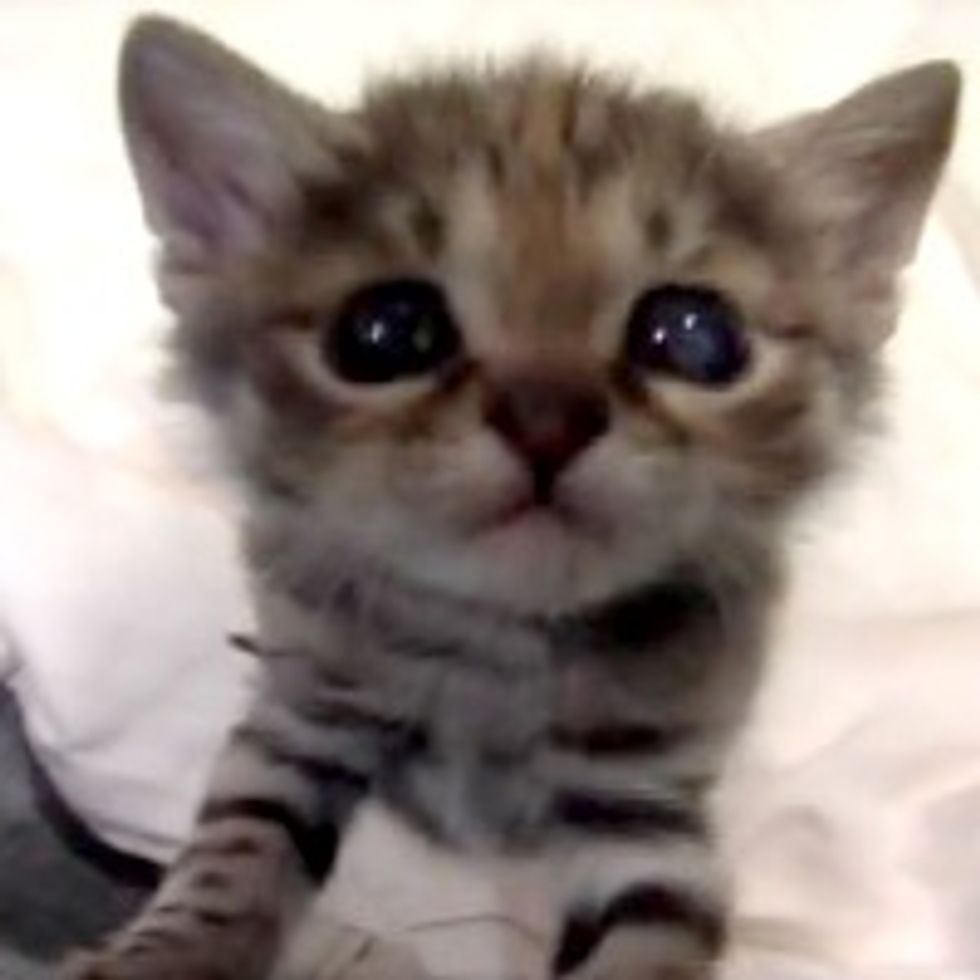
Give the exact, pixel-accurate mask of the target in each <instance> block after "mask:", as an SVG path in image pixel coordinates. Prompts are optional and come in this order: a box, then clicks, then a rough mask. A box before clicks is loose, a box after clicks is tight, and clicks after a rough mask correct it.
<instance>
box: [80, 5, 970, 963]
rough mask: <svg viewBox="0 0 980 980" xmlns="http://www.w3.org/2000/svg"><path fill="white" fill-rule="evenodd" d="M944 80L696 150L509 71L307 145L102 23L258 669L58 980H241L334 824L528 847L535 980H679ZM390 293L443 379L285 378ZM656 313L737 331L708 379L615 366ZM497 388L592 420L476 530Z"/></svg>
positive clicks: (886, 91)
mask: <svg viewBox="0 0 980 980" xmlns="http://www.w3.org/2000/svg"><path fill="white" fill-rule="evenodd" d="M957 88H958V79H957V74H956V72H955V70H954V69H953V68H952V67H951V66H949V65H946V64H938V63H937V64H931V65H925V66H921V67H919V68H915V69H910V70H908V71H906V72H903V73H900V74H898V75H894V76H890V77H888V78H886V79H884V80H882V81H879V82H877V83H874V84H872V85H870V86H868V87H866V88H865V89H862V90H861V91H860V92H858V93H857V94H855V95H853V96H852V97H850V98H849V99H847V100H845V101H844V102H842V103H839V104H838V105H836V106H833V107H831V108H830V109H827V110H823V111H821V112H815V113H812V114H809V115H807V116H804V117H801V118H799V119H795V120H791V121H789V122H788V123H786V124H784V125H781V126H778V127H775V128H772V129H769V130H765V131H761V132H753V131H734V130H730V129H727V128H725V127H722V126H720V125H719V124H718V123H717V122H716V121H714V120H713V119H712V118H711V117H710V116H709V115H708V114H707V113H706V112H705V110H704V109H703V108H702V107H701V106H700V105H698V104H696V103H695V102H693V101H692V100H691V99H689V98H687V97H685V96H683V95H681V94H678V93H674V92H671V91H664V90H656V91H645V90H633V89H631V88H629V87H628V86H625V85H622V84H620V83H618V82H616V81H614V80H610V79H609V78H608V77H607V76H605V75H602V74H591V73H589V72H586V71H583V70H580V69H576V68H569V67H567V66H564V65H561V64H558V63H553V62H551V61H548V60H546V59H538V60H528V61H525V62H522V63H519V64H517V65H514V66H511V67H507V68H501V69H499V70H498V69H495V70H487V71H483V72H471V71H459V72H436V73H433V74H431V75H428V76H413V77H410V78H406V79H400V80H394V81H388V82H384V83H382V84H380V85H378V86H376V87H374V88H372V89H370V90H369V91H368V92H367V94H366V96H365V99H364V101H363V103H362V105H361V106H360V107H359V108H357V109H356V110H355V111H352V112H349V113H333V112H330V111H328V110H326V109H324V108H321V107H319V106H316V105H315V104H313V103H311V102H309V101H307V100H306V99H304V98H302V97H300V96H298V95H296V94H294V93H292V92H289V91H287V90H286V89H285V88H283V87H282V86H280V85H279V84H278V83H275V82H273V81H271V80H270V79H269V78H268V77H266V76H265V75H264V74H262V73H260V72H259V71H258V70H257V69H255V68H253V67H251V66H249V65H247V64H246V63H245V62H243V61H242V60H241V59H239V58H238V57H237V56H235V55H233V54H231V53H229V52H228V51H226V50H224V49H223V48H221V47H220V46H218V45H217V44H215V43H214V42H212V41H210V40H207V39H205V38H203V37H202V36H200V35H198V34H196V33H194V32H192V31H190V30H188V29H186V28H183V27H179V26H177V25H174V24H172V23H169V22H166V21H163V20H159V19H146V20H143V21H141V22H140V23H138V24H137V25H136V26H135V27H134V29H133V30H132V32H131V34H130V35H129V38H128V40H127V43H126V47H125V50H124V54H123V64H122V89H121V91H122V105H123V115H124V121H125V129H126V134H127V138H128V144H129V148H130V152H131V155H132V158H133V162H134V167H135V171H136V174H137V177H138V180H139V183H140V187H141V190H142V194H143V199H144V202H145V205H146V212H147V218H148V221H149V224H150V225H151V227H152V228H153V230H154V231H155V232H156V234H157V235H158V236H159V238H160V241H161V243H162V257H161V267H160V283H161V289H162V293H163V295H164V297H165V299H166V301H167V302H168V303H169V305H170V306H171V308H172V309H173V311H174V312H175V314H176V316H177V327H176V334H175V348H176V357H177V361H178V363H179V366H180V369H181V371H182V374H183V376H184V378H185V380H186V381H187V383H188V384H189V386H190V387H191V388H192V390H193V391H194V392H195V393H196V394H197V396H198V397H200V398H201V399H202V400H203V401H204V402H205V403H206V404H207V405H208V406H209V407H210V408H211V410H212V411H213V413H214V415H215V417H216V419H217V421H218V423H219V425H220V427H221V431H222V433H223V437H224V440H225V443H226V445H227V446H228V448H229V450H230V452H231V454H232V456H233V458H234V460H235V462H236V465H237V466H238V467H239V468H240V470H241V474H242V478H243V482H244V485H245V487H246V488H247V490H248V494H249V501H250V504H249V509H248V519H247V521H246V525H245V527H244V529H243V534H244V541H245V546H246V550H247V554H248V557H249V562H250V567H251V569H252V573H253V579H254V583H255V595H256V604H257V608H258V611H259V619H260V622H261V637H260V640H259V645H260V647H261V648H262V649H263V650H264V651H265V652H266V672H265V674H266V679H265V685H264V689H263V691H262V692H261V694H260V696H259V698H258V699H257V701H256V705H255V707H254V710H253V712H252V714H251V715H250V717H249V718H248V719H247V720H246V721H245V722H244V723H243V724H242V726H241V727H240V728H239V729H238V730H237V731H236V733H235V734H234V736H233V738H232V740H231V742H230V744H229V747H228V749H227V751H226V754H225V757H224V758H223V760H222V762H221V765H220V766H219V769H218V772H217V774H216V777H215V781H214V785H213V786H212V788H211V791H210V793H209V797H208V802H207V803H206V804H205V806H204V809H203V811H202V815H201V821H200V826H199V830H198V832H197V835H196V837H195V838H194V840H193V841H192V842H191V843H190V844H189V846H188V850H187V852H186V853H185V855H184V856H183V857H182V858H180V859H179V860H178V861H177V863H176V865H175V867H174V869H173V871H172V873H171V875H170V876H169V877H168V880H167V882H166V883H165V885H164V886H163V889H162V891H161V893H160V895H159V896H158V897H157V899H156V900H155V901H154V902H153V903H152V904H151V906H150V907H149V908H148V909H147V910H146V912H145V913H144V915H143V916H142V917H141V918H140V919H139V920H138V921H137V922H136V923H135V924H134V925H133V926H132V928H131V929H130V930H129V931H127V932H126V933H125V934H123V935H122V936H120V937H117V938H116V939H115V940H113V941H112V942H111V943H110V944H109V945H108V946H107V948H106V950H105V951H104V952H102V953H99V954H96V955H95V956H93V957H89V958H87V959H86V960H85V961H84V962H83V963H81V964H80V965H77V966H76V967H75V974H74V975H75V976H79V977H83V978H87V980H96V978H130V980H164V978H173V980H176V978H178V977H179V978H181V980H204V978H226V980H232V978H234V980H244V978H248V977H256V978H258V977H262V976H265V975H266V974H267V973H268V971H269V970H271V969H272V964H273V962H274V960H275V956H276V951H277V949H278V948H279V946H280V945H281V942H282V940H283V938H284V937H285V936H286V935H287V934H288V931H289V929H290V928H291V924H292V923H293V922H294V921H295V917H296V914H297V908H298V907H299V905H300V903H301V900H302V899H303V898H304V896H306V895H307V894H308V892H309V890H310V887H311V886H312V885H313V884H314V883H315V882H318V881H319V880H320V879H322V877H324V876H325V875H326V874H327V873H328V872H329V869H330V867H331V865H332V862H333V858H334V852H335V850H336V847H337V846H338V844H339V842H340V838H341V835H342V830H343V826H344V824H345V822H346V820H347V819H348V817H349V815H350V813H351V811H352V810H353V808H354V807H355V806H356V805H357V803H358V802H359V801H360V800H361V799H362V798H363V797H364V796H365V795H367V794H369V793H372V794H376V795H378V796H380V797H382V798H384V799H386V800H387V801H388V802H389V803H390V804H391V805H392V806H393V807H394V808H395V809H396V810H397V811H398V812H400V813H401V814H402V815H403V816H404V817H405V818H406V819H408V820H410V821H412V822H413V823H414V824H415V825H416V826H418V827H419V828H420V829H422V830H423V831H424V832H426V833H429V834H431V835H432V836H434V837H436V838H437V839H439V840H441V841H444V842H446V843H447V844H452V845H456V846H466V847H481V848H493V849H498V850H501V849H502V850H507V851H511V852H518V851H521V850H532V849H533V850H535V851H539V852H540V851H548V852H551V853H554V854H555V855H557V856H558V857H559V858H560V861H559V864H560V865H561V866H562V868H563V874H562V875H560V876H559V877H558V879H556V887H557V890H558V892H559V907H560V908H561V909H562V910H563V914H564V916H565V925H564V928H563V931H562V938H561V940H560V943H559V947H558V949H557V950H556V955H555V962H554V970H555V974H556V975H562V976H565V975H572V974H574V975H575V976H576V977H583V978H595V980H598V978H607V980H630V978H640V977H643V978H648V980H650V978H657V980H668V978H699V980H700V978H705V977H708V976H709V975H710V973H711V970H712V963H713V962H715V960H716V959H717V957H718V956H719V955H720V954H721V951H722V949H723V945H724V925H725V898H724V886H723V884H722V882H721V878H720V876H719V874H718V873H717V871H716V869H715V868H714V865H713V861H712V858H711V853H710V827H709V821H708V818H707V814H706V812H705V804H704V795H705V792H706V790H707V789H708V788H709V787H710V785H711V783H712V781H713V779H714V777H715V775H716V773H717V770H718V767H719V765H720V762H721V760H722V758H723V756H724V750H725V748H726V746H727V745H728V743H729V742H730V739H731V737H732V734H733V732H734V731H735V730H736V729H737V727H738V725H739V723H740V722H741V720H742V718H743V716H744V714H745V712H746V709H747V707H748V704H749V701H750V698H751V695H752V692H753V690H754V689H755V687H756V683H757V680H758V675H759V671H760V669H761V666H762V663H763V655H764V651H765V632H766V622H767V618H768V614H769V612H770V610H771V607H772V604H773V601H774V599H775V597H776V595H777V592H778V583H779V540H780V534H781V530H782V527H783V525H784V524H785V520H786V517H787V515H788V514H789V513H790V512H791V510H792V508H793V507H794V506H795V505H796V504H797V502H798V501H799V500H801V499H802V498H803V497H804V496H805V493H806V492H807V491H808V490H809V489H810V488H811V487H813V486H814V484H815V483H816V482H818V481H819V480H820V479H822V478H823V477H824V476H825V475H827V474H828V473H830V472H831V471H832V470H833V469H834V467H835V465H836V463H837V462H838V460H839V459H840V457H841V455H842V452H843V450H845V449H846V446H847V441H848V437H849V436H850V434H851V433H853V432H854V431H855V430H856V428H857V427H858V426H859V424H860V422H861V419H862V417H863V412H864V409H865V408H866V406H867V404H868V403H869V399H870V397H871V395H872V393H873V390H874V381H875V378H876V363H877V362H876V354H877V348H878V345H879V343H880V341H881V340H882V338H883V337H885V336H886V335H887V333H888V332H889V330H890V329H891V327H892V325H893V321H894V316H895V306H896V304H895V289H896V284H897V277H898V274H899V273H900V271H901V269H902V268H903V267H904V265H905V264H906V263H907V262H908V260H909V259H910V257H911V255H912V253H913V249H914V244H915V241H916V238H917V236H918V232H919V228H920V225H921V222H922V220H923V217H924V214H925V210H926V207H927V205H928V201H929V199H930V197H931V194H932V191H933V189H934V186H935V183H936V181H937V179H938V176H939V173H940V169H941V165H942V162H943V160H944V158H945V156H946V153H947V150H948V147H949V143H950V140H951V134H952V130H953V120H954V112H955V104H956V97H957ZM408 275H410V276H415V277H422V278H425V279H426V280H430V281H435V282H438V283H439V284H440V285H441V287H442V289H443V290H444V291H445V293H446V294H447V296H448V299H449V302H450V305H451V307H452V310H453V312H454V315H455V318H456V320H457V322H458V323H459V325H460V329H461V331H462V334H463V339H464V344H465V350H466V357H465V358H464V359H463V361H462V362H461V363H460V364H459V365H457V367H456V368H455V369H454V370H453V371H452V372H451V374H450V375H448V376H444V377H443V376H440V377H438V378H437V377H434V376H427V377H423V378H419V379H412V380H409V381H403V382H397V383H393V384H389V385H383V386H359V385H353V384H350V383H349V382H345V381H343V380H342V379H341V378H339V377H337V376H336V374H335V373H333V372H332V371H331V370H330V369H329V367H328V366H327V365H326V363H325V361H324V358H323V357H322V356H321V345H322V338H323V332H324V331H325V330H326V329H328V328H329V325H330V323H331V320H332V317H333V316H334V315H335V313H336V311H337V309H338V307H339V306H340V304H342V303H343V301H344V299H345V298H346V297H347V296H348V295H349V294H350V292H351V290H353V289H355V288H357V287H359V286H361V285H363V284H365V283H370V282H374V281H379V280H385V279H391V278H392V277H403V276H408ZM663 283H680V284H685V285H696V286H703V287H707V288H710V289H711V290H713V291H715V292H717V293H720V294H722V295H723V296H725V297H726V299H727V300H728V301H729V302H730V303H731V304H732V305H733V306H734V307H736V308H737V309H738V310H739V312H740V315H741V317H742V319H743V320H744V322H745V324H746V329H747V331H748V336H749V342H750V346H751V366H750V369H749V370H748V372H747V373H746V374H745V375H744V377H742V378H740V379H738V380H737V381H736V382H735V383H733V384H731V385H728V386H725V387H719V388H708V387H703V386H702V387H699V386H697V385H693V384H691V383H689V382H685V381H683V380H678V379H672V378H669V377H661V376H657V377H652V378H637V377H635V376H633V375H631V374H630V373H629V372H627V371H624V370H623V369H622V365H621V362H620V351H621V350H622V344H623V332H624V324H625V322H626V319H627V317H628V313H629V310H630V308H631V306H632V304H633V303H634V302H635V300H636V298H637V296H638V295H639V294H641V293H642V292H643V291H644V290H646V289H648V288H649V287H650V286H651V285H656V284H663ZM515 379H516V380H519V381H520V383H522V384H527V383H533V384H536V385H539V386H544V387H547V386H551V387H550V388H549V389H548V390H554V388H555V386H556V385H561V386H563V389H568V388H569V387H574V388H575V389H576V390H579V391H585V392H588V393H589V396H590V397H592V398H601V399H602V402H603V405H604V406H606V407H607V410H608V415H609V424H608V428H607V430H606V431H605V432H604V433H603V434H602V435H601V437H599V438H597V439H595V441H594V442H592V443H591V444H590V445H589V446H588V447H587V448H585V450H584V451H582V452H581V453H579V454H578V455H577V456H576V457H575V458H574V460H572V462H571V463H570V465H568V466H567V467H566V468H565V469H564V470H563V471H562V473H561V476H560V480H558V482H557V483H556V485H555V490H554V496H555V501H556V506H557V505H560V506H561V508H562V513H563V515H564V516H563V517H561V519H559V518H558V517H556V516H555V515H553V514H551V513H545V514H543V515H542V514H532V515H531V516H529V517H526V518H524V519H520V520H507V519H504V517H503V516H502V515H506V514H507V513H508V509H509V508H511V507H512V506H513V504H514V502H515V501H520V500H521V499H522V498H523V495H525V494H526V493H527V488H528V481H529V480H530V479H531V477H530V475H529V473H528V472H527V467H526V466H525V465H524V463H523V462H522V460H521V459H520V458H519V457H518V456H517V455H516V454H515V453H514V452H512V451H511V448H510V447H508V446H507V445H506V444H505V442H504V441H502V440H501V439H500V438H499V433H497V432H495V431H494V430H493V429H492V428H491V427H490V426H488V425H487V424H486V404H487V400H488V399H490V398H492V397H494V393H495V392H497V391H499V390H500V389H501V388H502V387H505V386H507V385H511V384H514V383H515ZM529 379H530V380H529ZM568 515H571V516H570V517H569V516H568ZM626 844H628V845H629V853H630V854H632V855H634V856H633V857H631V858H630V859H629V860H625V859H624V857H623V855H624V853H627V851H626V850H625V848H624V845H626ZM637 847H639V848H640V849H641V850H643V852H644V853H645V854H646V857H645V858H641V857H637V856H635V854H636V849H637Z"/></svg>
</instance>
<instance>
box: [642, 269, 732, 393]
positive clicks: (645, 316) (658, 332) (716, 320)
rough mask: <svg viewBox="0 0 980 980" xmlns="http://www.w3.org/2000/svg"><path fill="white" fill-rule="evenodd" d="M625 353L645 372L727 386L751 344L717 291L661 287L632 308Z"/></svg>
mask: <svg viewBox="0 0 980 980" xmlns="http://www.w3.org/2000/svg"><path fill="white" fill-rule="evenodd" d="M626 356H627V358H628V360H629V362H630V363H631V364H632V365H633V366H634V367H637V368H640V369H642V370H644V371H656V372H661V373H664V374H673V375H675V376H677V377H680V378H684V379H685V380H687V381H692V382H694V383H696V384H703V385H724V384H727V383H729V382H731V381H734V380H735V378H737V377H738V375H739V374H741V373H742V371H743V370H744V369H745V367H746V365H747V364H748V360H749V347H748V342H747V339H746V336H745V331H744V329H743V325H742V323H741V320H740V318H739V316H738V314H737V312H736V311H735V310H734V309H733V308H732V307H731V306H730V305H729V304H728V303H727V302H725V300H724V299H723V298H722V297H721V296H719V295H718V294H717V293H715V292H712V291H711V290H710V289H701V288H697V287H693V286H660V287H658V288H656V289H651V290H649V291H648V292H646V293H644V294H643V295H642V296H641V297H640V298H639V300H637V302H636V305H635V306H634V307H633V311H632V313H631V314H630V318H629V324H628V326H627V333H626Z"/></svg>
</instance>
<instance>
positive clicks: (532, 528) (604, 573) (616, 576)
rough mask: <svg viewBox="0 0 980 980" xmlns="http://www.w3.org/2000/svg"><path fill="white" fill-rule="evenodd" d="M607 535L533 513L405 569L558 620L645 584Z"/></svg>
mask: <svg viewBox="0 0 980 980" xmlns="http://www.w3.org/2000/svg"><path fill="white" fill-rule="evenodd" d="M623 557H624V556H623V554H622V548H621V547H617V545H616V542H615V541H613V540H612V539H611V538H610V536H609V533H608V531H602V530H600V529H598V528H595V527H589V526H584V525H583V524H581V523H580V522H577V521H576V520H575V519H574V518H572V517H571V516H570V515H568V514H565V513H562V512H561V511H560V510H558V511H556V510H552V509H546V508H527V509H524V510H518V511H515V512H514V513H513V514H509V515H507V516H506V517H505V518H504V519H502V520H499V521H496V522H494V523H492V524H490V525H487V526H485V527H483V528H481V529H480V530H479V531H478V532H477V533H476V534H474V535H473V536H472V537H469V538H466V539H464V540H462V541H460V542H456V543H448V542H446V543H444V544H443V545H442V546H438V545H433V546H432V547H430V548H428V549H426V551H425V553H424V554H420V553H418V552H416V553H415V554H414V555H413V556H412V558H411V560H410V561H407V562H406V563H405V565H406V567H405V569H404V571H405V573H407V575H408V576H410V577H411V578H413V579H415V580H416V581H418V582H419V583H420V584H423V585H426V586H428V587H431V588H436V589H439V590H440V591H444V592H446V593H450V594H453V595H456V596H459V597H460V598H465V599H472V600H476V601H479V602H483V603H490V604H493V605H497V606H501V607H503V608H507V609H509V610H512V611H514V612H517V613H521V614H532V615H555V614H560V613H564V612H568V611H571V610H573V609H576V608H579V607H581V606H583V605H589V604H592V603H595V602H599V601H602V600H603V599H606V598H608V597H610V596H611V595H614V594H616V593H617V592H619V591H622V590H623V589H625V588H628V587H629V586H631V585H633V584H635V582H636V581H640V580H643V579H644V578H645V577H646V574H645V573H646V572H649V569H650V563H649V561H645V562H644V563H643V564H644V568H643V570H641V569H640V568H639V567H630V565H631V563H629V562H624V561H623Z"/></svg>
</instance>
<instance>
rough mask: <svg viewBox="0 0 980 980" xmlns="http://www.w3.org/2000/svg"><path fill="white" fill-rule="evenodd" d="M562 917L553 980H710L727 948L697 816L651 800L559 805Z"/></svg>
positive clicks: (582, 800) (721, 907)
mask: <svg viewBox="0 0 980 980" xmlns="http://www.w3.org/2000/svg"><path fill="white" fill-rule="evenodd" d="M563 809H564V816H565V819H566V823H567V824H570V825H573V826H575V827H576V828H577V834H576V835H575V836H574V837H573V838H572V839H571V841H569V842H568V847H567V849H563V850H564V858H565V860H564V862H563V864H564V866H563V869H562V874H561V882H560V884H561V891H562V895H563V900H564V903H565V910H566V911H565V919H564V924H563V926H562V931H561V934H560V936H559V941H558V947H557V949H556V951H555V957H554V961H553V975H554V976H555V977H560V978H563V980H564V978H568V980H708V978H710V977H712V976H713V975H714V963H715V962H716V961H717V959H718V956H719V955H720V953H721V951H722V948H723V946H724V941H725V911H726V910H725V904H726V902H725V890H724V887H723V885H722V883H721V880H720V877H719V875H718V873H717V871H716V868H715V862H714V859H713V855H712V853H711V849H710V846H709V843H708V838H707V835H706V833H705V830H704V828H703V826H702V825H701V823H700V820H699V819H698V818H697V816H696V815H694V814H692V813H690V812H688V811H685V810H683V809H680V808H675V807H674V806H673V805H665V804H661V803H652V802H649V801H644V802H642V803H641V802H639V801H637V800H629V801H627V800H624V799H622V798H620V799H609V798H605V799H603V798H600V797H593V796H588V797H585V796H578V795H577V794H573V795H572V796H571V797H569V798H566V799H565V801H564V807H563Z"/></svg>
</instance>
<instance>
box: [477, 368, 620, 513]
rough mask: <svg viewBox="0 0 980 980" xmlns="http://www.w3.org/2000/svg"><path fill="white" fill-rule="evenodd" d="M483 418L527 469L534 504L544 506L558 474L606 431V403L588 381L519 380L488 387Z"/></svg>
mask: <svg viewBox="0 0 980 980" xmlns="http://www.w3.org/2000/svg"><path fill="white" fill-rule="evenodd" d="M485 419H486V422H487V425H489V426H490V428H492V429H493V430H494V431H495V432H496V433H497V434H498V435H499V436H500V437H501V438H502V439H503V441H504V442H505V443H506V444H507V446H508V447H509V448H510V449H511V450H512V451H513V452H514V453H515V454H516V455H517V456H518V457H520V458H521V459H522V460H523V461H524V463H525V464H526V465H527V467H528V469H529V471H530V473H531V476H532V478H533V481H534V495H535V500H536V502H538V503H546V502H548V501H549V500H550V497H551V493H552V489H553V487H554V484H555V481H556V480H557V479H558V477H559V475H560V474H561V472H562V470H564V469H565V468H566V467H567V466H568V465H569V463H571V462H572V460H574V459H575V457H576V456H578V455H579V454H580V453H581V452H583V451H584V450H585V449H586V448H588V446H590V445H591V444H592V443H593V442H595V441H596V440H597V439H598V438H599V437H600V436H602V435H603V434H604V433H605V432H606V431H607V430H608V428H609V404H608V402H607V400H606V397H605V395H604V394H603V393H602V392H601V391H600V390H598V389H596V388H594V387H593V386H591V385H589V384H588V383H587V382H583V381H577V380H575V381H572V380H568V379H564V378H542V377H521V378H516V379H512V380H509V381H507V382H504V383H501V384H498V385H496V386H495V387H494V388H493V390H492V391H491V393H490V397H489V398H488V401H487V405H486V412H485Z"/></svg>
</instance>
